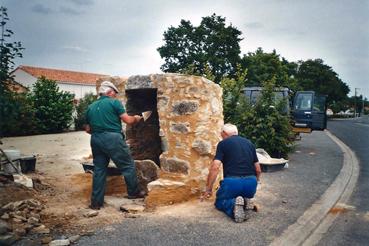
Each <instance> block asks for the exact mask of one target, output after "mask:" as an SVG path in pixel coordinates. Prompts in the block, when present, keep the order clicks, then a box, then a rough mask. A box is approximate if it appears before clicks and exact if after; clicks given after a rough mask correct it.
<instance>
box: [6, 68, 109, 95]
mask: <svg viewBox="0 0 369 246" xmlns="http://www.w3.org/2000/svg"><path fill="white" fill-rule="evenodd" d="M12 75H14V80H15V81H16V82H18V83H19V84H21V85H23V86H25V87H28V88H32V86H33V84H34V83H35V82H36V81H37V79H38V78H39V77H41V76H44V77H45V78H47V79H50V80H55V81H56V83H57V84H58V86H59V88H60V90H63V91H68V92H70V93H73V94H74V95H75V99H80V98H82V97H83V96H84V95H85V94H86V93H93V94H95V95H96V80H97V79H99V78H101V77H105V76H107V75H104V74H95V73H83V72H76V71H67V70H59V69H50V68H41V67H31V66H19V67H17V68H16V69H15V70H14V71H13V72H12Z"/></svg>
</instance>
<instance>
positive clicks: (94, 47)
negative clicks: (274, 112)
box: [1, 0, 369, 98]
mask: <svg viewBox="0 0 369 246" xmlns="http://www.w3.org/2000/svg"><path fill="white" fill-rule="evenodd" d="M1 5H3V6H5V7H7V8H8V15H9V17H10V21H9V22H8V25H7V27H8V28H10V29H11V30H12V31H14V35H13V38H14V40H16V41H21V42H22V44H23V46H24V47H25V48H26V50H24V52H23V56H24V57H23V58H22V59H18V60H17V61H16V65H17V66H18V65H30V66H41V67H49V68H59V69H67V70H76V71H85V72H94V73H102V74H110V75H119V76H130V75H136V74H142V75H144V74H150V73H158V72H161V71H160V65H161V64H162V63H163V61H162V60H161V58H160V55H159V53H158V52H157V51H156V49H157V48H158V47H159V46H161V45H163V41H162V39H163V33H164V31H166V30H167V29H168V27H170V26H178V25H179V23H180V20H181V19H185V20H190V21H191V22H192V23H193V24H194V25H198V24H199V23H200V21H201V17H204V16H209V15H211V14H213V13H216V14H217V15H221V16H223V17H226V22H227V24H230V23H232V25H233V26H235V27H236V28H237V29H239V30H240V31H242V38H243V41H241V43H240V44H241V50H242V54H246V53H247V52H254V51H255V50H256V49H257V48H258V47H262V48H263V49H264V51H266V52H271V51H272V50H273V49H275V50H276V51H277V53H278V54H280V55H281V56H282V57H285V58H286V59H287V60H289V61H298V60H307V59H316V58H321V59H323V60H324V62H325V64H327V65H329V66H331V67H332V68H333V69H334V71H336V72H337V73H338V75H339V77H340V78H341V79H342V80H343V81H344V82H345V83H347V84H348V85H349V86H350V89H351V92H350V95H353V94H354V91H355V88H360V89H358V90H357V93H358V94H364V96H366V97H368V98H369V0H249V1H246V0H244V1H241V0H236V1H234V0H225V1H218V0H202V1H198V0H197V1H195V0H185V1H180V0H151V1H150V0H143V1H140V0H132V1H127V0H63V1H60V0H2V1H1Z"/></svg>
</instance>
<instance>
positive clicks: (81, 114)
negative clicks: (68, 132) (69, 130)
mask: <svg viewBox="0 0 369 246" xmlns="http://www.w3.org/2000/svg"><path fill="white" fill-rule="evenodd" d="M96 99H97V96H96V95H94V94H92V93H88V94H86V95H85V96H84V97H83V98H82V99H81V100H80V101H79V102H78V104H77V106H76V116H75V117H74V126H75V128H76V130H83V125H84V124H86V119H85V111H86V109H87V107H88V105H90V104H91V103H93V102H94V101H96Z"/></svg>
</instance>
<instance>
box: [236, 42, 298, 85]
mask: <svg viewBox="0 0 369 246" xmlns="http://www.w3.org/2000/svg"><path fill="white" fill-rule="evenodd" d="M241 65H242V67H243V68H246V69H247V70H248V73H247V77H246V79H247V81H248V84H249V85H250V86H261V85H262V84H263V83H264V81H269V80H272V79H273V78H274V79H275V85H276V86H277V87H288V88H290V89H291V90H293V91H296V90H297V89H298V88H299V87H298V85H297V82H296V79H295V73H296V67H297V65H296V64H295V63H290V62H288V61H287V60H286V59H284V58H281V57H280V55H278V54H277V53H276V51H275V50H273V52H271V53H265V52H264V51H263V49H262V48H258V49H257V50H256V51H255V52H249V53H248V54H247V55H244V56H243V58H242V60H241Z"/></svg>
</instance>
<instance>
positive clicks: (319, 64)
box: [296, 59, 350, 107]
mask: <svg viewBox="0 0 369 246" xmlns="http://www.w3.org/2000/svg"><path fill="white" fill-rule="evenodd" d="M296 79H297V81H298V83H299V85H300V86H301V88H302V89H303V90H312V91H316V92H318V93H319V94H322V95H327V104H328V106H329V107H331V106H334V105H335V104H337V103H338V102H341V101H344V100H346V99H347V94H348V93H349V92H350V88H349V87H348V85H347V84H346V83H344V82H343V81H342V80H341V79H340V78H339V77H338V74H337V73H336V72H334V71H333V69H332V68H331V67H330V66H328V65H326V64H324V62H323V60H322V59H315V60H307V61H300V62H299V63H298V70H297V73H296Z"/></svg>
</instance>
